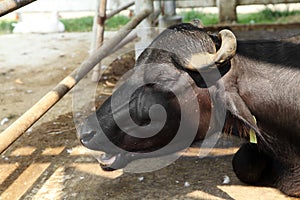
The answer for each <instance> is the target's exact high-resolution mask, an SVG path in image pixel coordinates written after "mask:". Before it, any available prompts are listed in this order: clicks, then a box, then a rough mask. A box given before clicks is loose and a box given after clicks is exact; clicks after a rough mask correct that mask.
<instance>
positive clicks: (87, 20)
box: [61, 15, 130, 32]
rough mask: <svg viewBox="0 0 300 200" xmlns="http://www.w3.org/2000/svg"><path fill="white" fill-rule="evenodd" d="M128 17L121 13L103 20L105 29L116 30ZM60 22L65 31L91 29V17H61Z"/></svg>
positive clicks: (127, 20) (85, 30) (86, 30)
mask: <svg viewBox="0 0 300 200" xmlns="http://www.w3.org/2000/svg"><path fill="white" fill-rule="evenodd" d="M129 20H130V19H129V18H128V17H126V16H123V15H116V16H114V17H112V18H110V19H107V20H106V21H105V29H106V30H117V29H119V28H120V27H121V26H123V25H125V24H126V23H127V22H129ZM61 21H62V23H63V24H64V25H65V29H66V31H67V32H88V31H92V29H93V21H94V19H93V17H92V16H89V17H82V18H75V19H61Z"/></svg>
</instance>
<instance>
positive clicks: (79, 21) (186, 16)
mask: <svg viewBox="0 0 300 200" xmlns="http://www.w3.org/2000/svg"><path fill="white" fill-rule="evenodd" d="M179 15H182V16H183V21H184V22H190V21H192V20H193V19H200V20H201V21H202V23H203V25H204V26H208V25H215V24H218V15H217V14H207V13H201V12H198V11H195V10H191V11H189V12H182V13H179ZM129 20H130V19H129V18H128V17H126V16H123V15H116V16H114V17H112V18H110V19H107V20H106V22H105V29H106V30H118V29H119V28H120V27H122V26H123V25H125V24H126V23H127V22H128V21H129ZM61 21H62V22H63V23H64V25H65V28H66V31H67V32H88V31H92V27H93V17H92V16H89V17H82V18H75V19H61ZM299 21H300V10H299V11H289V10H285V11H276V10H275V11H272V10H271V9H265V10H262V11H261V12H258V13H251V14H238V21H237V23H238V24H249V23H252V24H253V23H255V24H261V23H267V24H270V23H289V22H299ZM15 22H16V21H8V20H1V19H0V34H7V33H11V32H12V30H13V26H12V24H13V23H15Z"/></svg>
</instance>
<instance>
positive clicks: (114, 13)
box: [106, 1, 134, 19]
mask: <svg viewBox="0 0 300 200" xmlns="http://www.w3.org/2000/svg"><path fill="white" fill-rule="evenodd" d="M133 5H134V1H132V2H129V3H128V4H125V5H124V6H121V7H120V8H118V9H116V10H114V11H111V12H110V13H108V14H107V16H106V18H107V19H109V18H111V17H113V16H114V15H116V14H118V13H119V12H121V11H122V10H125V9H127V8H129V7H130V6H133Z"/></svg>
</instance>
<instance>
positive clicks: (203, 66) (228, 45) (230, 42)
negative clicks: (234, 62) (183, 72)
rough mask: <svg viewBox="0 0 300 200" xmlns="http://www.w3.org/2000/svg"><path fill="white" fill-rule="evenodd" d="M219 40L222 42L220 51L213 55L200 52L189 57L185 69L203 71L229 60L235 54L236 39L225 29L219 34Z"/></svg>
mask: <svg viewBox="0 0 300 200" xmlns="http://www.w3.org/2000/svg"><path fill="white" fill-rule="evenodd" d="M218 37H219V39H220V40H221V41H222V43H221V47H220V49H219V50H218V51H217V53H215V54H211V53H208V52H202V53H198V54H194V55H192V56H191V58H190V60H189V62H188V66H186V68H187V69H190V70H193V71H197V70H198V71H203V70H207V69H208V68H217V65H220V64H222V63H224V62H225V61H228V60H230V59H231V58H232V57H233V56H234V55H235V53H236V47H237V42H236V37H235V35H234V34H233V33H232V32H231V31H230V30H227V29H224V30H222V31H220V32H219V35H218Z"/></svg>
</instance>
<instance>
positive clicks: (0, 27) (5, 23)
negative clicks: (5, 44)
mask: <svg viewBox="0 0 300 200" xmlns="http://www.w3.org/2000/svg"><path fill="white" fill-rule="evenodd" d="M13 23H16V21H14V20H0V34H7V33H12V30H13V26H12V24H13Z"/></svg>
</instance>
